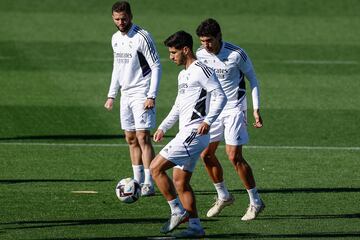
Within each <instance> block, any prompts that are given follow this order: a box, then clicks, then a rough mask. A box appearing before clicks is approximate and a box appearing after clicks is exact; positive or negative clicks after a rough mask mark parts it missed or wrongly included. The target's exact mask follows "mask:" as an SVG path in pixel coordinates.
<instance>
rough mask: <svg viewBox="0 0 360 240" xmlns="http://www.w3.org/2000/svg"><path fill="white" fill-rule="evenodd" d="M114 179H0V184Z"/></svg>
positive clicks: (107, 180)
mask: <svg viewBox="0 0 360 240" xmlns="http://www.w3.org/2000/svg"><path fill="white" fill-rule="evenodd" d="M112 181H115V180H114V179H0V184H18V183H73V182H74V183H78V182H112Z"/></svg>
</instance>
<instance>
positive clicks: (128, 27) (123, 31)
mask: <svg viewBox="0 0 360 240" xmlns="http://www.w3.org/2000/svg"><path fill="white" fill-rule="evenodd" d="M131 26H132V23H129V24H127V25H126V26H124V28H122V29H121V28H120V27H118V26H116V27H117V29H119V31H120V32H121V33H127V32H128V31H129V29H130V28H131Z"/></svg>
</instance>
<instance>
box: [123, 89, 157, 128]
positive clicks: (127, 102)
mask: <svg viewBox="0 0 360 240" xmlns="http://www.w3.org/2000/svg"><path fill="white" fill-rule="evenodd" d="M145 101H146V97H128V96H123V95H122V96H121V98H120V123H121V129H123V130H125V131H134V130H149V129H151V128H154V127H155V126H156V110H155V108H152V109H147V110H145V109H144V103H145Z"/></svg>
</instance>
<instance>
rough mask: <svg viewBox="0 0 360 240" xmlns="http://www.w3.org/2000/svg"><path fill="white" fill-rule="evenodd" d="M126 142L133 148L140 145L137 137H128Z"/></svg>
mask: <svg viewBox="0 0 360 240" xmlns="http://www.w3.org/2000/svg"><path fill="white" fill-rule="evenodd" d="M125 140H126V142H127V143H128V144H129V145H131V146H135V145H139V143H138V141H137V139H136V136H135V135H126V136H125Z"/></svg>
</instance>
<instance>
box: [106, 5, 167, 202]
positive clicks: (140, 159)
mask: <svg viewBox="0 0 360 240" xmlns="http://www.w3.org/2000/svg"><path fill="white" fill-rule="evenodd" d="M112 19H113V21H114V23H115V26H116V27H117V29H118V31H117V32H116V33H114V35H113V36H112V39H111V45H112V48H113V52H114V63H113V71H112V76H111V83H110V88H109V92H108V98H107V100H106V102H105V105H104V106H105V108H106V109H108V110H111V109H112V107H113V104H114V100H115V98H116V96H117V94H118V92H119V90H121V98H120V119H121V128H122V129H123V130H124V131H125V139H126V142H127V143H128V145H129V151H130V158H131V163H132V168H133V174H134V179H135V180H136V181H138V182H139V183H140V184H141V186H142V188H141V195H142V196H152V195H154V194H155V189H154V184H153V181H152V178H151V174H150V169H149V167H150V162H151V160H152V159H153V158H154V156H155V153H154V149H153V146H152V144H151V137H150V129H151V128H154V127H155V124H156V123H155V98H156V94H157V91H158V87H159V82H160V77H161V65H160V58H159V55H158V53H157V51H156V48H155V44H154V41H153V39H152V37H151V36H150V34H149V33H148V32H147V31H145V30H143V29H142V28H140V27H139V26H137V25H136V24H133V23H132V13H131V8H130V4H129V3H128V2H126V1H121V2H116V3H115V4H114V5H113V6H112Z"/></svg>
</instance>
